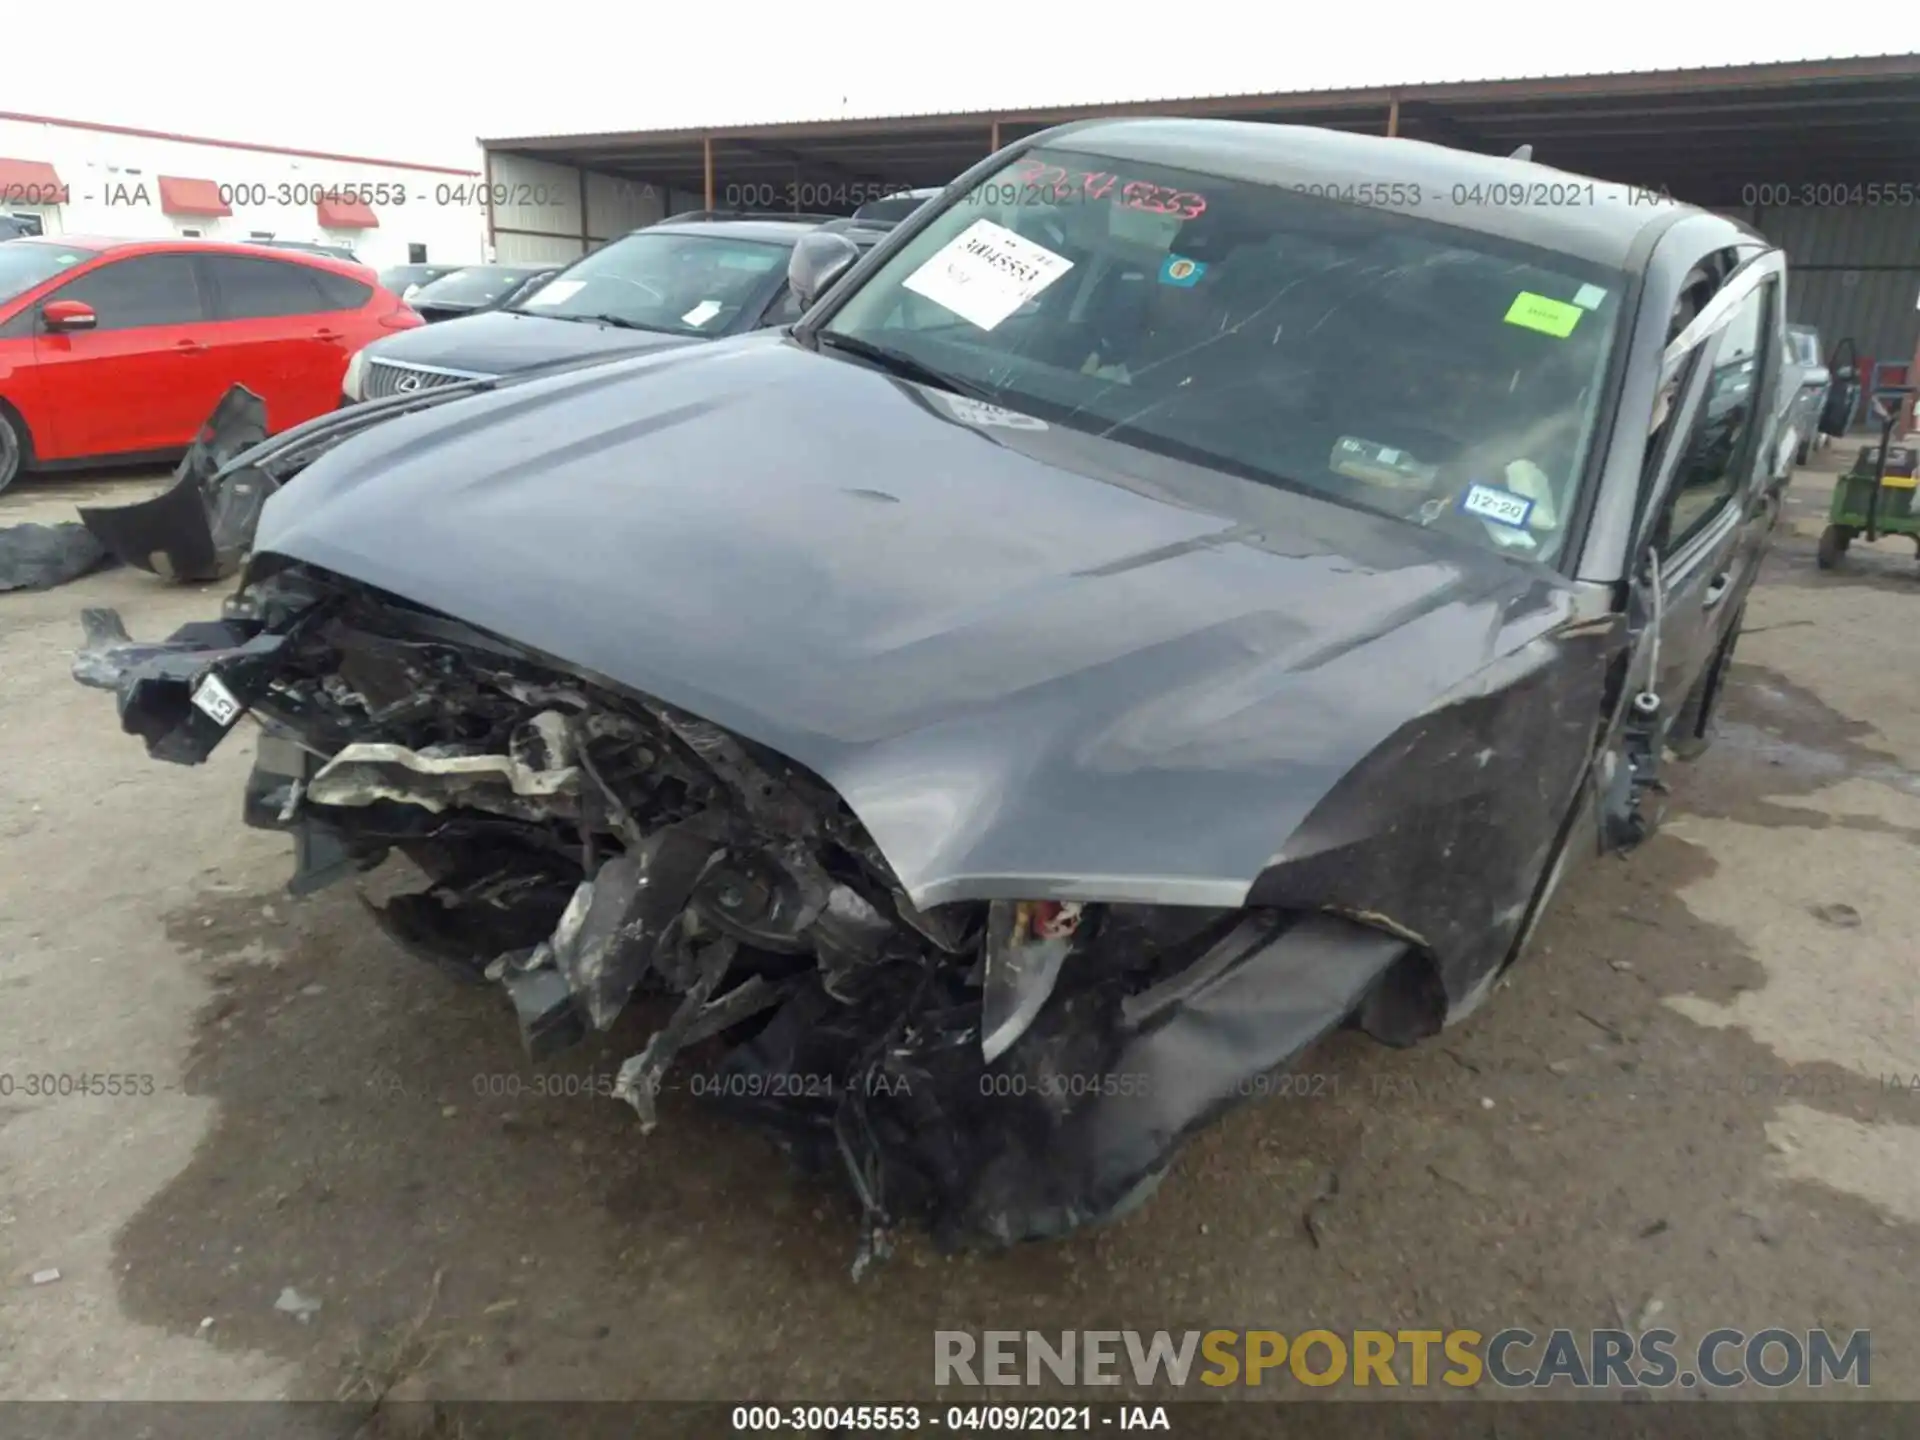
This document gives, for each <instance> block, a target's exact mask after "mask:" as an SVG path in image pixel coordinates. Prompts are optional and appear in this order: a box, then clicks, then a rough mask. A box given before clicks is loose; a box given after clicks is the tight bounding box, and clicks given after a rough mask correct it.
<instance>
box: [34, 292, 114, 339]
mask: <svg viewBox="0 0 1920 1440" xmlns="http://www.w3.org/2000/svg"><path fill="white" fill-rule="evenodd" d="M40 318H41V319H42V320H44V321H46V322H47V329H48V330H50V331H52V332H53V333H54V334H56V335H65V334H69V333H71V332H72V331H75V330H91V329H93V328H94V327H95V326H96V325H98V324H99V323H100V317H99V316H98V315H96V314H94V313H93V307H92V306H91V305H88V304H86V303H84V302H82V301H79V300H49V301H48V302H47V303H46V304H45V305H42V306H41V307H40Z"/></svg>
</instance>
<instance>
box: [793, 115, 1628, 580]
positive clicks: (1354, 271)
mask: <svg viewBox="0 0 1920 1440" xmlns="http://www.w3.org/2000/svg"><path fill="white" fill-rule="evenodd" d="M1382 188H1383V189H1384V188H1385V187H1382ZM1621 288H1622V285H1621V281H1620V279H1619V277H1618V275H1617V274H1615V273H1614V272H1611V271H1608V270H1605V269H1601V268H1598V267H1594V266H1591V265H1588V264H1586V263H1585V262H1583V261H1581V260H1579V259H1576V258H1575V257H1572V256H1566V255H1560V254H1556V253H1552V252H1547V251H1542V250H1538V249H1535V248H1533V247H1529V246H1520V245H1507V244H1504V243H1503V242H1501V241H1499V240H1497V239H1494V238H1493V237H1490V236H1486V235H1483V234H1480V233H1477V232H1476V233H1469V232H1466V231H1463V230H1459V229H1456V228H1453V227H1449V226H1445V225H1440V224H1436V223H1433V222H1429V221H1424V220H1418V219H1414V218H1410V217H1408V216H1405V215H1402V214H1397V213H1393V212H1390V211H1388V210H1385V209H1379V208H1369V207H1367V206H1363V205H1354V204H1349V203H1343V202H1340V201H1334V200H1329V199H1325V198H1321V197H1319V196H1315V195H1313V194H1310V193H1306V192H1305V191H1303V190H1301V189H1298V188H1287V187H1282V186H1278V185H1269V184H1257V183H1250V182H1247V181H1244V180H1237V179H1227V178H1223V177H1221V176H1217V175H1208V174H1201V173H1196V172H1192V171H1186V170H1174V169H1171V168H1168V167H1165V166H1159V165H1147V164H1140V163H1135V162H1130V161H1123V160H1120V159H1116V158H1112V157H1106V156H1101V155H1095V154H1082V153H1074V152H1069V151H1065V150H1042V151H1036V152H1033V153H1032V154H1030V155H1028V156H1026V157H1023V158H1022V159H1021V160H1019V161H1017V162H1016V163H1015V164H1013V165H1010V166H1009V167H1007V168H1006V169H1005V170H1003V171H1001V172H1000V174H998V175H997V176H995V177H994V178H993V179H992V180H989V181H987V182H985V183H983V184H981V185H979V186H977V187H975V189H974V190H973V191H972V192H970V193H969V194H968V195H966V196H964V197H963V198H962V199H960V200H959V201H958V202H956V203H955V204H953V205H952V206H951V207H950V208H949V209H948V210H947V211H946V212H945V213H944V214H942V215H940V216H939V217H938V218H937V219H936V220H935V221H934V222H933V224H932V225H930V226H929V227H928V228H927V229H926V230H924V231H923V232H921V233H920V234H919V235H917V236H915V237H914V239H913V241H912V242H911V243H910V244H909V245H907V246H906V247H905V248H904V249H903V250H902V251H901V252H900V253H899V254H898V255H896V256H894V258H893V260H892V262H891V264H890V265H889V266H888V267H887V269H886V271H885V272H884V273H883V274H881V275H878V276H876V277H875V278H874V279H873V280H872V281H871V282H870V283H868V284H867V285H865V286H863V287H862V288H861V289H859V290H858V291H857V292H856V293H855V294H854V295H853V296H852V297H851V298H850V299H849V300H848V301H847V302H846V304H845V305H844V306H843V307H842V308H840V309H839V310H838V312H837V313H835V314H834V315H833V316H832V317H831V319H830V320H829V322H828V324H827V326H826V327H825V330H824V332H823V335H822V338H823V341H824V342H825V343H826V344H827V345H829V346H832V345H833V344H835V341H836V337H843V338H844V339H845V340H848V341H851V342H853V343H856V344H858V343H861V342H864V343H865V344H866V345H867V346H877V347H880V348H881V349H883V350H885V351H887V352H889V353H890V355H891V356H892V357H893V358H894V359H896V360H904V361H908V362H911V363H912V364H913V365H914V366H916V367H918V368H919V369H920V370H922V371H923V372H926V373H927V374H928V375H929V376H938V377H940V378H941V379H943V380H944V381H945V382H946V383H947V384H948V386H949V388H952V389H954V390H957V391H959V392H961V393H964V394H968V395H971V396H973V397H975V398H978V399H982V400H991V401H993V402H995V403H997V404H1001V405H1005V406H1007V407H1009V408H1012V409H1016V410H1024V411H1026V412H1028V413H1030V414H1032V415H1034V416H1037V417H1040V418H1042V419H1045V420H1048V421H1051V422H1053V423H1055V424H1061V425H1066V426H1070V427H1073V428H1076V429H1082V430H1086V431H1089V432H1092V433H1096V434H1101V435H1108V436H1112V437H1113V438H1116V439H1119V440H1124V441H1126V442H1128V443H1131V444H1135V445H1139V446H1142V447H1144V448H1147V449H1150V450H1155V451H1159V452H1161V453H1164V454H1168V455H1171V456H1175V457H1179V458H1185V459H1190V460H1194V461H1197V462H1199V463H1202V464H1206V465H1211V466H1215V467H1217V468H1220V469H1223V470H1227V471H1230V472H1232V473H1235V474H1239V475H1242V476H1245V477H1247V478H1249V479H1253V480H1257V481H1261V482H1265V483H1269V484H1275V485H1280V486H1285V487H1288V488H1291V489H1298V490H1304V491H1308V492H1310V493H1313V494H1317V495H1320V496H1323V497H1325V498H1327V499H1330V500H1334V501H1337V502H1339V503H1342V504H1346V505H1352V506H1357V507H1361V508H1364V509H1367V510H1372V511H1377V512H1381V513H1384V514H1388V515H1393V516H1397V517H1400V518H1403V519H1406V520H1408V521H1410V522H1413V523H1417V524H1421V525H1427V526H1433V527H1436V528H1439V529H1442V530H1446V531H1448V532H1451V533H1457V534H1460V535H1464V536H1469V537H1472V538H1473V539H1475V540H1477V541H1479V542H1481V543H1485V544H1488V545H1492V546H1495V547H1498V548H1500V549H1503V550H1507V551H1510V552H1512V553H1515V554H1519V555H1524V556H1527V557H1529V558H1533V559H1538V560H1548V561H1550V560H1552V559H1553V558H1554V556H1555V555H1556V554H1557V553H1558V551H1559V549H1560V546H1561V543H1562V537H1563V535H1564V533H1565V530H1566V526H1567V524H1568V520H1569V517H1570V515H1571V513H1572V511H1573V508H1574V502H1575V499H1576V496H1577V493H1578V490H1579V477H1580V475H1581V472H1582V468H1583V466H1584V464H1585V461H1586V458H1587V456H1588V454H1589V453H1590V449H1591V445H1590V441H1591V437H1592V432H1593V428H1594V416H1595V413H1596V411H1597V409H1598V405H1599V396H1600V392H1601V385H1602V378H1603V373H1604V371H1605V369H1606V364H1607V358H1608V353H1609V348H1610V342H1611V339H1612V335H1613V332H1614V329H1615V317H1616V315H1617V314H1618V311H1619V292H1620V290H1621Z"/></svg>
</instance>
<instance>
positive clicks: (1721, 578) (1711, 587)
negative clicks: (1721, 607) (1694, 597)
mask: <svg viewBox="0 0 1920 1440" xmlns="http://www.w3.org/2000/svg"><path fill="white" fill-rule="evenodd" d="M1732 588H1733V576H1732V575H1731V574H1730V573H1728V572H1727V571H1724V570H1723V571H1721V572H1720V573H1719V574H1718V575H1716V576H1714V577H1713V579H1711V580H1709V581H1708V582H1707V593H1706V594H1705V595H1703V596H1702V597H1701V598H1700V604H1701V606H1702V608H1704V609H1708V610H1711V609H1712V608H1713V607H1714V606H1716V605H1718V604H1719V603H1720V602H1721V601H1722V600H1724V599H1725V598H1726V595H1727V591H1729V590H1731V589H1732Z"/></svg>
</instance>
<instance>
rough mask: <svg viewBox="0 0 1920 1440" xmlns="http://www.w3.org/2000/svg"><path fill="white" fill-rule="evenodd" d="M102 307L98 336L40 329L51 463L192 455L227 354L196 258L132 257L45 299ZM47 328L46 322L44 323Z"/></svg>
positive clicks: (37, 347) (37, 359)
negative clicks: (212, 378) (213, 373)
mask: <svg viewBox="0 0 1920 1440" xmlns="http://www.w3.org/2000/svg"><path fill="white" fill-rule="evenodd" d="M54 300H77V301H79V302H81V303H82V304H84V305H86V306H88V307H89V308H91V309H92V311H93V312H94V314H95V316H96V317H98V323H97V325H96V326H95V328H93V329H92V330H80V331H72V332H67V333H55V332H52V331H49V330H47V328H46V326H45V324H44V323H38V322H37V323H36V327H35V333H34V341H33V358H34V366H35V369H36V371H37V372H38V376H39V381H40V392H41V405H42V408H43V411H44V413H45V414H46V416H47V421H48V429H49V432H50V439H51V441H52V444H51V446H50V447H49V448H47V449H46V450H44V451H43V454H44V455H45V456H46V457H47V458H50V459H52V458H61V459H79V458H86V457H92V456H105V455H130V454H144V453H148V452H161V451H170V450H181V449H185V448H186V446H187V445H189V444H190V443H191V442H192V440H193V437H194V434H195V432H196V430H197V429H198V428H199V425H200V422H201V421H202V420H204V419H206V415H207V408H208V407H207V405H206V404H205V396H206V393H207V390H208V388H209V387H208V383H207V380H206V377H207V375H208V372H209V370H210V369H211V368H212V367H213V366H214V364H215V363H216V359H217V357H216V356H215V354H214V352H213V351H212V349H211V348H210V347H211V345H212V337H211V336H210V335H209V333H208V331H209V328H210V322H209V319H208V311H207V304H206V297H205V296H204V295H203V294H202V292H201V289H200V280H199V276H198V273H197V270H196V267H195V265H194V263H193V258H192V257H191V256H190V255H187V254H185V253H184V252H181V253H173V254H157V255H130V256H127V257H126V258H124V259H114V260H109V261H107V263H105V264H104V265H96V266H94V267H93V268H92V269H90V270H86V271H83V272H81V273H80V274H78V275H75V276H74V277H73V278H72V279H71V280H69V281H68V282H67V283H66V284H64V285H62V286H61V287H60V288H59V289H57V290H54V291H51V292H50V293H48V294H47V295H44V296H42V297H41V305H45V304H46V303H47V302H50V301H54ZM36 321H37V317H36Z"/></svg>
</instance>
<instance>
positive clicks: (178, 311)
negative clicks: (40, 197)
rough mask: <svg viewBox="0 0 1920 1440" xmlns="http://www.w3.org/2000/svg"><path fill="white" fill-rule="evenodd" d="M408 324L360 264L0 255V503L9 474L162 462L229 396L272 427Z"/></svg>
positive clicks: (133, 246)
mask: <svg viewBox="0 0 1920 1440" xmlns="http://www.w3.org/2000/svg"><path fill="white" fill-rule="evenodd" d="M420 323H422V322H421V320H420V317H419V316H418V315H416V314H414V313H413V311H412V310H410V309H408V308H407V306H406V304H405V302H403V301H402V300H401V299H400V297H399V296H397V295H395V294H394V293H393V292H392V291H390V290H383V289H381V288H380V285H379V282H378V281H377V279H376V278H375V276H374V273H373V271H371V270H369V269H367V268H366V267H365V266H362V265H355V264H352V263H350V262H348V261H344V260H334V259H331V258H329V257H326V256H320V255H309V254H305V253H302V252H299V251H293V250H274V249H268V248H266V247H264V246H256V245H225V244H219V243H217V242H211V241H194V240H89V239H84V238H79V237H75V236H68V235H62V236H50V237H46V238H40V239H21V240H9V241H7V242H5V243H4V244H0V490H4V489H5V488H6V487H7V485H8V484H9V483H10V482H11V481H12V480H13V478H14V476H15V475H17V474H19V473H20V472H21V471H22V470H34V469H42V468H53V467H56V466H64V465H69V464H74V463H77V462H82V461H99V460H112V461H124V460H148V459H154V460H158V459H166V458H170V457H172V456H175V455H178V454H179V453H180V452H181V451H183V450H185V449H186V448H187V446H189V445H190V444H192V442H193V438H194V435H195V433H196V432H197V431H198V430H199V428H200V426H201V424H202V423H203V422H204V421H205V420H206V419H207V417H208V416H209V415H210V414H212V413H213V409H214V407H215V406H216V405H218V404H219V403H220V398H221V397H222V396H223V395H225V394H226V393H227V390H228V388H229V387H230V386H232V385H234V384H236V383H238V384H241V385H245V386H246V387H247V388H248V389H249V390H251V391H253V392H254V393H255V394H257V395H259V396H260V397H261V398H262V399H263V400H264V401H265V402H266V408H267V418H268V421H269V423H270V424H271V425H272V427H273V428H274V430H276V431H279V430H284V429H286V428H287V427H289V426H291V425H297V424H299V423H300V422H301V421H303V420H310V419H312V418H313V417H314V416H316V415H319V414H322V413H323V412H325V411H328V410H331V409H333V408H334V407H335V406H336V405H338V404H339V403H340V383H341V380H342V379H343V378H344V376H345V374H346V369H347V358H348V357H349V356H350V355H352V354H353V352H354V351H355V350H358V349H359V348H360V347H361V346H362V345H365V344H366V343H367V342H368V341H370V340H375V339H378V338H379V337H380V336H382V335H384V334H387V333H389V332H391V331H395V330H408V329H411V328H413V327H414V326H416V325H419V324H420Z"/></svg>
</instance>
